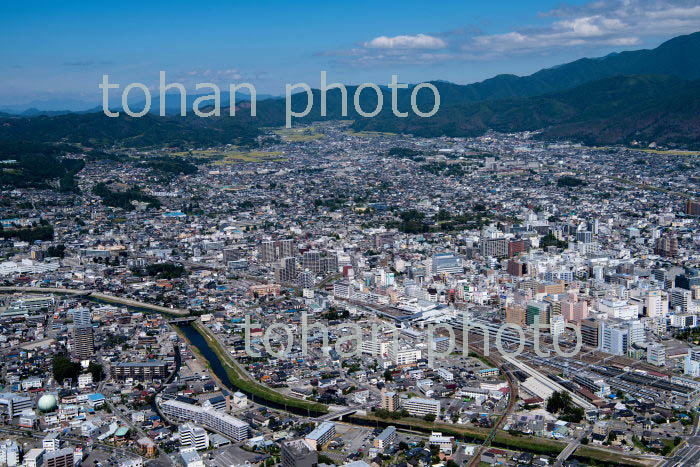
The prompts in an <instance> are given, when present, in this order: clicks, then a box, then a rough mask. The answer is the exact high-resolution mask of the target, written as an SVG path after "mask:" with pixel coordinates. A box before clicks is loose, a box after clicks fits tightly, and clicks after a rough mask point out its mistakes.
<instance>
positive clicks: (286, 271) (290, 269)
mask: <svg viewBox="0 0 700 467" xmlns="http://www.w3.org/2000/svg"><path fill="white" fill-rule="evenodd" d="M298 275H299V272H298V270H297V261H296V258H294V257H292V256H285V257H284V258H282V259H281V260H280V262H279V263H278V264H276V265H275V282H277V283H280V284H281V283H283V282H294V281H296V279H297V276H298Z"/></svg>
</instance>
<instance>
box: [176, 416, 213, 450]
mask: <svg viewBox="0 0 700 467" xmlns="http://www.w3.org/2000/svg"><path fill="white" fill-rule="evenodd" d="M178 434H179V435H180V444H181V445H183V446H190V447H193V448H195V449H196V450H197V451H202V450H204V449H208V448H209V434H207V431H206V430H205V429H204V428H202V427H200V426H196V425H193V424H191V423H185V424H184V425H180V427H179V428H178Z"/></svg>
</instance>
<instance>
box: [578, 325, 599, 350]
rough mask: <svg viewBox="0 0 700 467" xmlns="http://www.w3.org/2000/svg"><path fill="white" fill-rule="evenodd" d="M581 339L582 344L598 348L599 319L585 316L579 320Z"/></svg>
mask: <svg viewBox="0 0 700 467" xmlns="http://www.w3.org/2000/svg"><path fill="white" fill-rule="evenodd" d="M581 341H582V342H583V343H584V345H587V346H590V347H593V348H596V349H597V348H598V346H599V345H600V321H599V320H597V319H595V318H586V319H584V320H583V321H581Z"/></svg>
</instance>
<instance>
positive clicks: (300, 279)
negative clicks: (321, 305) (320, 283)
mask: <svg viewBox="0 0 700 467" xmlns="http://www.w3.org/2000/svg"><path fill="white" fill-rule="evenodd" d="M315 283H316V278H315V276H314V274H313V273H312V272H311V271H309V270H306V271H302V272H300V273H299V275H297V284H298V285H299V287H302V288H311V287H313V286H314V284H315Z"/></svg>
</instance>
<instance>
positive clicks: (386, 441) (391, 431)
mask: <svg viewBox="0 0 700 467" xmlns="http://www.w3.org/2000/svg"><path fill="white" fill-rule="evenodd" d="M395 440H396V427H394V426H388V427H386V428H384V431H382V432H381V433H379V436H377V437H376V438H374V442H373V444H374V447H375V448H377V449H385V448H387V447H389V446H391V445H392V444H393V442H394V441H395Z"/></svg>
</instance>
